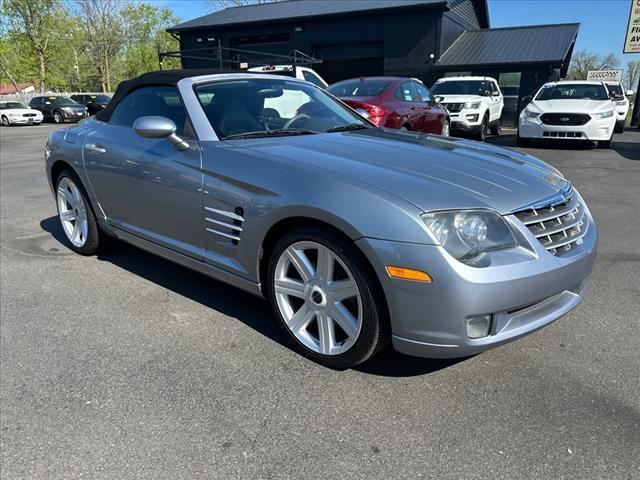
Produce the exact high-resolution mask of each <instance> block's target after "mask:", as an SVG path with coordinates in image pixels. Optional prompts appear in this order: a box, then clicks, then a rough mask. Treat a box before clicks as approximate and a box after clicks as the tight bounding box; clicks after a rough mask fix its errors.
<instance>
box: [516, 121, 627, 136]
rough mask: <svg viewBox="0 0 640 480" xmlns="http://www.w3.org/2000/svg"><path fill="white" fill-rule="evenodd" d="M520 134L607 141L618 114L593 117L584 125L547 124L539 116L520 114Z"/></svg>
mask: <svg viewBox="0 0 640 480" xmlns="http://www.w3.org/2000/svg"><path fill="white" fill-rule="evenodd" d="M518 122H519V126H518V135H519V136H520V137H521V138H536V139H554V140H555V139H565V140H591V141H607V140H609V139H610V138H611V135H612V134H613V129H614V127H615V124H616V115H613V116H612V117H609V118H603V119H597V118H592V119H591V120H589V121H588V122H587V123H586V124H584V125H576V126H572V125H567V126H563V125H545V124H543V123H542V122H541V121H540V120H539V119H538V118H526V117H524V116H520V119H519V121H518Z"/></svg>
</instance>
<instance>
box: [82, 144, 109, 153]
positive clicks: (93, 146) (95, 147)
mask: <svg viewBox="0 0 640 480" xmlns="http://www.w3.org/2000/svg"><path fill="white" fill-rule="evenodd" d="M84 148H86V149H87V150H89V151H90V152H94V153H100V154H102V153H107V149H106V148H102V147H100V146H98V145H96V144H95V143H87V144H85V146H84Z"/></svg>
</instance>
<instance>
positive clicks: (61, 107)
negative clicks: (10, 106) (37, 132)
mask: <svg viewBox="0 0 640 480" xmlns="http://www.w3.org/2000/svg"><path fill="white" fill-rule="evenodd" d="M29 106H30V107H31V108H34V109H36V110H40V111H41V112H42V114H43V115H44V118H45V120H53V121H54V122H55V123H64V122H77V121H79V120H82V119H83V118H86V117H88V116H89V113H88V111H87V107H85V106H84V105H80V104H79V103H76V102H74V101H73V100H71V99H70V98H69V97H54V96H50V97H33V98H32V99H31V101H30V102H29Z"/></svg>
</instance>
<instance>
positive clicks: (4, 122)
mask: <svg viewBox="0 0 640 480" xmlns="http://www.w3.org/2000/svg"><path fill="white" fill-rule="evenodd" d="M10 125H11V124H10V123H9V119H8V118H7V117H6V116H5V115H3V116H2V126H3V127H8V126H10Z"/></svg>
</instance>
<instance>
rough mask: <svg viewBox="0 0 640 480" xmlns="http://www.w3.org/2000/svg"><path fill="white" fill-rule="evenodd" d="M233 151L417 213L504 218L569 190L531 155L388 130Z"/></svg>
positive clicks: (249, 144) (247, 144) (253, 144)
mask: <svg viewBox="0 0 640 480" xmlns="http://www.w3.org/2000/svg"><path fill="white" fill-rule="evenodd" d="M233 143H234V144H235V145H237V146H238V147H241V148H243V149H250V150H251V151H253V152H255V153H256V154H260V155H266V156H268V157H270V158H274V159H279V160H285V161H290V162H293V163H295V164H297V165H300V164H306V165H309V166H313V167H315V168H317V169H322V170H323V171H325V173H328V174H329V175H335V180H337V179H338V178H339V177H341V178H344V177H348V178H350V179H352V180H353V181H354V182H359V183H365V184H367V185H369V186H370V187H371V188H376V189H379V190H384V191H386V192H388V193H390V194H393V195H395V196H397V197H400V198H402V199H404V200H406V201H408V202H410V203H412V204H413V205H415V206H416V207H418V208H420V209H422V210H424V211H429V210H441V209H465V208H491V209H494V210H497V211H498V212H500V213H502V214H508V213H511V212H514V211H517V210H520V209H522V208H524V207H525V206H527V205H529V204H531V203H535V202H539V201H540V200H542V199H545V198H548V197H551V196H553V195H556V194H557V193H558V191H560V190H561V189H562V188H563V187H565V186H566V185H567V183H568V182H567V181H566V180H565V179H564V178H563V177H562V176H561V175H560V173H559V172H558V171H557V170H555V169H553V167H551V166H549V165H548V164H546V163H544V162H543V161H542V160H539V159H537V158H535V157H532V156H530V155H526V154H522V153H518V152H515V151H512V150H508V149H505V148H501V147H496V146H492V145H487V144H483V143H478V142H473V141H470V140H463V139H455V138H450V137H440V136H428V135H417V134H412V133H400V132H397V131H393V130H388V129H378V128H376V129H369V130H360V131H354V132H347V133H331V134H316V135H306V136H299V137H279V138H272V139H254V140H238V141H234V142H233ZM331 181H332V180H331V178H329V183H328V184H327V189H328V190H329V189H330V188H331V184H330V182H331ZM373 213H374V212H373Z"/></svg>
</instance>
